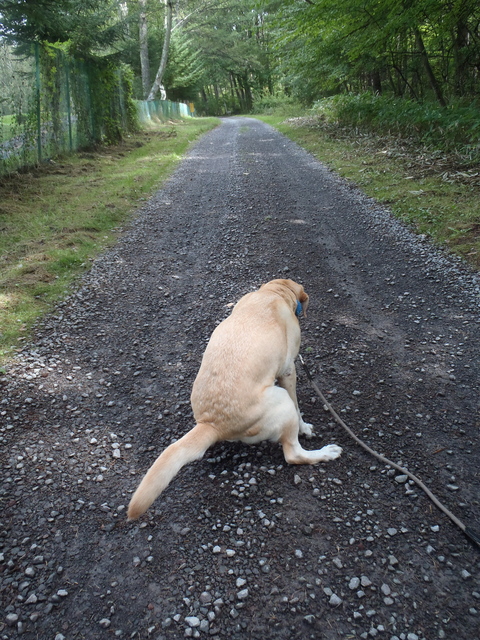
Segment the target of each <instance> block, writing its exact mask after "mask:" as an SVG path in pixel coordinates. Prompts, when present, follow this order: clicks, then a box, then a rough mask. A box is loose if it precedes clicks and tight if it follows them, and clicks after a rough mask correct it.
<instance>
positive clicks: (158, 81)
mask: <svg viewBox="0 0 480 640" xmlns="http://www.w3.org/2000/svg"><path fill="white" fill-rule="evenodd" d="M165 11H166V13H165V37H164V39H163V49H162V58H161V60H160V66H159V67H158V71H157V75H156V76H155V82H154V83H153V86H152V88H151V89H150V93H149V94H148V98H147V100H155V96H156V95H157V93H158V92H159V91H160V92H161V99H162V100H165V99H166V97H167V96H166V94H165V89H164V88H163V84H162V80H163V74H164V73H165V69H166V67H167V60H168V50H169V48H170V36H171V35H172V15H173V0H165Z"/></svg>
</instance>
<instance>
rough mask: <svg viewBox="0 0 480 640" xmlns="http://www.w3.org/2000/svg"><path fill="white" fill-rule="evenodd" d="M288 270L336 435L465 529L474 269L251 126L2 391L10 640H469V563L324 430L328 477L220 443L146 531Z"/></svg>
mask: <svg viewBox="0 0 480 640" xmlns="http://www.w3.org/2000/svg"><path fill="white" fill-rule="evenodd" d="M277 277H290V278H292V279H294V280H297V281H299V282H301V283H302V284H303V285H304V287H305V289H306V291H307V292H308V293H309V295H310V308H309V314H308V317H307V318H306V319H302V320H301V324H302V331H303V333H302V353H303V355H304V357H305V359H306V361H307V363H308V365H309V367H310V369H311V370H312V372H313V374H314V377H315V380H316V382H317V383H318V385H319V386H320V387H321V388H322V389H323V391H324V392H325V393H326V394H327V396H328V397H329V399H330V400H331V402H332V403H333V405H334V406H335V408H336V409H337V411H339V412H340V414H341V416H342V417H343V419H344V420H345V421H346V422H347V423H348V424H349V426H350V427H352V428H353V429H354V430H355V431H356V433H357V434H358V435H360V436H361V437H362V438H364V439H365V440H366V441H367V442H368V443H369V444H370V445H371V446H372V447H373V448H375V449H377V450H378V451H380V452H382V453H384V454H385V455H387V456H388V457H390V458H391V459H392V460H394V461H395V462H397V463H401V464H402V465H404V466H407V467H408V469H409V470H410V471H412V472H413V473H415V474H417V475H418V476H420V478H422V479H423V480H424V481H425V482H426V483H427V484H428V486H429V487H430V488H431V489H432V490H433V491H434V492H435V493H436V494H437V496H438V497H439V498H440V499H441V500H443V501H444V502H445V503H446V505H447V506H448V507H450V508H451V509H452V510H453V511H454V512H455V514H456V515H457V516H458V517H459V518H461V519H462V520H463V522H465V523H466V524H467V525H469V526H477V527H478V528H480V525H479V524H478V523H479V522H480V504H479V501H480V446H479V424H480V423H479V414H478V408H479V384H478V382H479V368H480V354H479V333H480V314H479V300H480V280H479V278H478V275H475V274H473V273H471V272H470V271H469V270H468V269H467V268H465V267H464V266H462V264H461V263H460V262H458V261H456V260H454V259H451V258H449V257H447V256H446V255H444V254H443V253H442V252H441V251H438V250H436V249H434V248H432V247H431V245H430V244H429V243H428V241H427V240H426V239H425V238H421V237H416V236H414V235H412V234H411V233H410V232H409V231H408V230H407V229H405V228H404V227H402V226H401V225H400V224H399V223H398V222H396V221H395V220H394V219H392V217H391V216H390V214H389V213H388V212H387V211H385V210H383V209H382V208H381V207H379V206H378V205H377V204H376V203H375V202H374V201H372V200H370V199H368V198H367V197H365V196H363V195H362V194H361V193H360V192H359V191H358V190H357V189H356V188H355V187H354V186H352V185H350V184H348V183H346V182H345V181H343V180H341V179H339V178H338V177H336V176H335V175H334V174H332V173H331V172H330V171H329V170H328V169H326V168H325V167H324V166H323V165H322V164H320V163H319V162H317V161H316V160H315V159H314V158H313V157H312V156H311V155H309V154H308V153H306V152H305V151H303V150H302V149H300V148H299V147H297V146H296V145H295V144H293V143H292V142H290V141H289V140H287V139H286V138H284V137H283V136H282V135H280V134H279V133H277V132H275V131H274V130H273V129H271V128H270V127H268V126H267V125H265V124H263V123H261V122H259V121H257V120H254V119H250V118H230V119H226V120H223V121H222V124H221V126H220V127H218V128H217V129H216V130H214V131H212V132H210V133H209V134H207V135H206V136H205V137H203V138H202V139H201V140H200V141H199V142H198V143H197V144H196V145H195V146H194V148H193V150H192V151H191V153H190V154H189V155H188V157H187V158H186V159H185V160H184V162H183V163H182V164H181V166H180V167H179V169H178V170H177V171H176V173H175V174H174V175H173V177H172V178H171V179H170V180H169V181H168V182H167V183H166V185H165V187H164V188H163V189H161V190H160V191H159V192H158V193H157V194H156V195H155V197H154V198H152V200H151V201H149V202H148V203H147V204H146V205H145V206H144V207H143V208H142V210H141V211H139V213H138V216H137V217H136V218H135V220H134V222H133V223H132V224H131V226H129V227H128V228H126V229H124V233H123V235H122V237H121V239H120V241H119V243H118V244H117V245H116V246H115V247H114V248H113V249H112V250H111V251H109V252H108V253H106V254H105V255H104V256H102V257H101V258H100V259H99V260H97V261H96V262H95V263H94V265H93V268H92V270H91V271H90V272H89V273H88V274H87V275H86V276H85V277H84V279H83V280H82V283H81V286H80V288H79V289H78V290H77V291H76V292H75V293H74V294H72V295H71V296H70V297H69V298H68V299H67V300H66V301H65V302H64V303H62V304H60V305H59V307H58V308H57V310H56V312H55V314H54V315H52V316H50V317H49V318H47V319H46V320H45V321H44V322H43V323H42V324H41V325H40V326H39V327H38V329H37V332H36V335H35V338H34V340H33V342H32V343H31V344H29V345H28V346H26V347H25V349H24V350H23V352H22V353H21V354H20V355H19V356H18V358H17V359H16V361H15V362H14V363H13V364H12V366H11V367H10V368H9V370H8V372H7V375H5V376H3V377H2V379H1V382H0V394H1V400H0V403H1V404H0V444H1V453H0V462H1V478H0V480H1V485H0V513H1V519H0V600H1V605H0V639H2V640H7V639H11V638H17V637H18V636H19V635H22V636H23V637H24V638H26V639H32V640H33V639H39V640H77V639H80V638H85V639H89V640H94V639H102V640H103V639H104V638H105V639H107V638H141V639H150V638H152V639H153V640H168V639H175V638H183V637H192V638H209V637H210V638H213V639H214V640H243V639H246V638H251V639H255V640H257V639H258V640H265V639H267V638H274V639H286V640H287V639H288V640H290V639H294V638H302V639H303V638H312V639H316V640H337V639H342V640H343V639H345V640H346V639H356V638H365V639H369V638H380V639H385V640H398V639H400V640H434V639H436V638H446V639H447V640H461V639H464V640H478V639H479V638H480V549H478V548H476V547H475V546H474V545H473V544H472V543H471V542H469V541H468V540H467V539H466V538H465V536H464V535H463V533H462V532H461V531H460V530H459V529H458V528H457V527H456V526H455V525H453V524H452V523H451V522H450V520H448V519H447V518H446V516H444V515H443V513H441V512H440V511H439V510H437V508H436V507H435V506H434V505H433V504H432V503H431V502H430V501H429V500H428V498H427V497H426V496H425V495H424V494H423V493H422V492H421V491H420V490H418V489H417V487H416V486H415V485H413V484H412V483H411V482H410V481H409V480H408V478H406V477H402V476H401V474H399V473H398V472H397V471H395V470H393V469H389V468H388V467H386V466H385V465H383V464H381V463H379V462H377V461H376V460H375V459H374V458H372V457H370V456H369V455H368V454H367V453H365V452H364V451H363V450H362V449H361V448H359V447H358V446H357V445H356V444H355V443H354V442H353V440H351V439H350V438H349V436H348V435H347V434H346V433H345V432H343V431H342V429H341V428H340V427H339V426H337V425H336V424H335V423H334V422H333V420H332V418H331V416H330V414H328V413H327V412H326V411H324V409H323V407H322V403H321V402H320V401H319V400H318V399H317V398H316V397H315V393H314V392H313V390H312V389H311V387H310V386H309V383H308V380H307V379H306V376H305V375H304V374H303V372H302V371H301V370H299V402H300V406H301V409H302V411H303V412H304V417H305V420H306V421H307V422H311V423H313V424H314V425H315V431H316V434H315V436H314V438H313V439H312V440H310V441H308V440H307V441H305V442H304V446H305V447H306V448H310V449H313V448H320V447H321V446H323V445H324V444H328V443H337V444H339V445H341V446H342V447H343V449H344V453H343V455H342V457H341V458H340V459H338V460H336V461H334V462H331V463H328V464H324V465H319V466H315V467H307V466H301V467H292V466H288V465H287V464H286V463H285V462H284V459H283V455H282V451H281V448H280V447H279V446H278V445H273V444H268V443H263V444H262V445H259V446H254V447H248V446H246V445H242V444H229V443H225V444H221V445H218V446H216V447H214V448H213V449H211V450H210V451H209V452H208V453H207V455H206V457H205V459H204V460H202V461H199V462H197V463H195V464H192V465H190V466H189V467H187V468H185V469H184V470H183V471H182V472H181V474H180V475H179V476H178V477H177V478H176V479H175V480H174V481H173V483H172V485H171V486H170V487H169V488H168V489H167V490H166V491H165V493H164V494H163V495H162V496H161V497H160V498H159V499H158V500H157V501H156V503H155V504H154V506H153V507H152V508H151V509H150V510H149V511H148V513H147V514H145V516H144V517H143V518H142V519H141V520H140V521H138V522H135V523H127V522H126V516H125V512H126V506H127V505H128V501H129V498H130V496H131V493H132V492H133V490H134V489H135V488H136V486H137V484H138V482H139V480H140V479H141V477H142V475H143V473H144V472H145V471H146V469H147V468H148V467H149V465H150V464H151V462H152V461H153V460H154V459H155V458H156V457H157V455H158V454H159V453H160V451H161V450H162V449H163V448H164V447H165V446H166V445H167V444H169V443H170V442H171V441H172V440H174V439H177V438H178V437H179V436H180V435H182V434H183V433H185V432H186V431H187V430H188V429H190V428H191V427H192V426H193V422H192V414H191V409H190V404H189V396H190V390H191V386H192V383H193V380H194V377H195V375H196V372H197V370H198V367H199V364H200V359H201V355H202V352H203V350H204V348H205V344H206V342H207V340H208V338H209V336H210V334H211V332H212V330H213V329H214V327H215V326H216V324H217V323H218V322H220V321H221V320H222V319H223V318H224V317H226V316H227V315H228V314H229V312H230V308H231V305H232V303H234V302H235V301H236V300H238V298H240V297H241V296H242V295H243V294H245V293H247V292H248V291H251V290H253V289H255V288H257V287H258V286H259V285H260V284H262V283H263V282H265V281H267V280H270V279H272V278H277Z"/></svg>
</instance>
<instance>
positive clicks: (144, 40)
mask: <svg viewBox="0 0 480 640" xmlns="http://www.w3.org/2000/svg"><path fill="white" fill-rule="evenodd" d="M138 2H139V6H140V11H139V26H138V41H139V46H140V67H141V73H142V89H143V97H144V98H146V97H147V96H148V92H149V89H150V59H149V57H148V24H147V0H138Z"/></svg>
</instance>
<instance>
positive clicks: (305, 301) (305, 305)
mask: <svg viewBox="0 0 480 640" xmlns="http://www.w3.org/2000/svg"><path fill="white" fill-rule="evenodd" d="M298 300H299V302H300V304H301V305H302V315H303V317H304V318H306V317H307V309H308V303H309V297H308V294H307V293H305V291H304V290H303V287H302V290H301V292H300V295H299V296H298Z"/></svg>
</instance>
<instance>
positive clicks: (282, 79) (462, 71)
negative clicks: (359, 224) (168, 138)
mask: <svg viewBox="0 0 480 640" xmlns="http://www.w3.org/2000/svg"><path fill="white" fill-rule="evenodd" d="M0 16H1V26H0V38H1V41H2V43H3V44H4V45H7V44H8V45H9V46H10V45H11V46H14V47H16V48H17V50H18V49H20V51H21V49H22V45H23V46H25V44H28V43H32V42H38V43H40V44H42V43H43V44H46V43H49V44H51V45H54V46H59V47H62V48H63V50H68V52H69V53H70V54H71V55H73V56H74V57H77V58H83V59H84V58H90V59H97V60H98V59H109V60H110V61H111V62H113V64H115V65H128V66H129V68H130V69H131V70H132V71H133V77H134V81H133V89H134V97H135V98H137V99H142V98H143V99H147V98H148V99H153V98H155V97H158V98H160V97H167V98H168V99H170V100H174V101H192V102H195V104H196V107H197V110H198V111H199V112H200V113H203V114H207V115H222V114H225V113H235V112H242V113H246V112H251V111H252V110H253V109H256V110H261V109H262V108H265V107H266V106H268V105H273V104H276V101H277V102H278V101H289V100H290V101H292V102H296V103H299V104H302V105H307V106H310V105H312V104H314V103H315V102H316V101H318V100H321V99H322V98H325V97H327V96H334V95H342V94H343V95H353V94H354V95H360V94H370V95H375V96H386V97H388V98H392V99H397V100H398V99H403V100H406V101H413V102H415V103H430V104H435V105H438V106H439V107H440V108H442V109H449V108H450V109H451V108H452V107H454V108H458V109H462V108H463V109H465V108H470V107H471V106H472V103H475V101H476V100H478V95H479V92H480V4H479V3H478V1H477V0H400V1H398V0H217V1H216V2H213V1H211V0H125V1H120V0H82V1H80V0H1V2H0ZM155 81H156V82H155Z"/></svg>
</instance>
